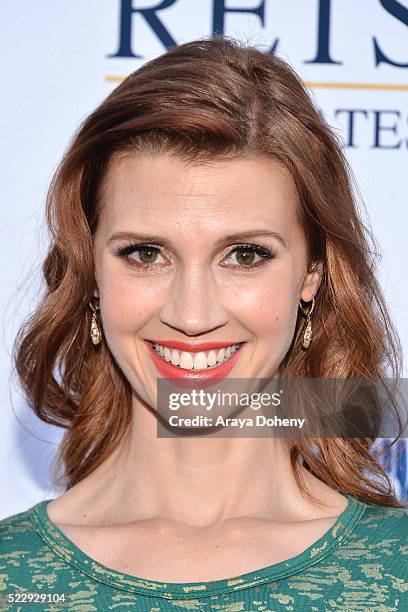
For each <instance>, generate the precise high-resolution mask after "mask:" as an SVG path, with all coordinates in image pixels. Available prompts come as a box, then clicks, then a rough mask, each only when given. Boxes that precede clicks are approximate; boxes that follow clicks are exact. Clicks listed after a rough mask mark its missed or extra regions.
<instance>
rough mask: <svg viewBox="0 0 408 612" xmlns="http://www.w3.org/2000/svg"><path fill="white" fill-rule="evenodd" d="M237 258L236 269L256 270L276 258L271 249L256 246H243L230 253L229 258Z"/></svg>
mask: <svg viewBox="0 0 408 612" xmlns="http://www.w3.org/2000/svg"><path fill="white" fill-rule="evenodd" d="M231 256H232V258H235V265H234V264H233V266H232V267H234V268H248V269H250V268H255V267H258V266H259V265H263V264H264V263H265V262H266V261H268V260H271V259H273V258H274V257H275V254H274V253H272V251H270V250H269V249H266V248H264V247H261V246H258V245H256V244H242V245H240V246H237V247H235V248H234V249H233V250H232V251H230V253H229V257H231Z"/></svg>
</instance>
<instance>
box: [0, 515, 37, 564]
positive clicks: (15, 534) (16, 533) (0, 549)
mask: <svg viewBox="0 0 408 612" xmlns="http://www.w3.org/2000/svg"><path fill="white" fill-rule="evenodd" d="M31 511H32V508H29V509H28V510H25V511H23V512H19V513H18V514H13V515H12V516H8V517H6V518H4V519H2V520H0V559H1V558H2V557H4V555H7V554H10V553H11V552H13V553H15V555H14V556H15V557H16V556H18V550H19V549H20V548H21V550H27V549H29V550H31V549H32V548H33V547H36V546H38V545H39V544H41V538H40V537H39V535H38V533H37V531H36V529H35V528H34V525H33V523H32V521H31V519H30V514H31Z"/></svg>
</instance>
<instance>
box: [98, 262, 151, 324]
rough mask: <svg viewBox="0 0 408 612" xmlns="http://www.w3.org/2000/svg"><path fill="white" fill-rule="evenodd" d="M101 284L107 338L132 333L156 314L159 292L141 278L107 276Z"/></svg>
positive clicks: (117, 275)
mask: <svg viewBox="0 0 408 612" xmlns="http://www.w3.org/2000/svg"><path fill="white" fill-rule="evenodd" d="M108 278H109V282H106V283H102V285H101V288H100V304H101V311H102V312H103V319H102V323H103V326H104V329H105V331H106V335H107V336H108V335H110V336H114V335H118V334H119V335H120V334H124V333H132V332H133V333H135V332H137V330H138V329H140V328H141V327H143V325H145V324H146V323H147V321H148V320H149V319H150V318H151V317H152V316H153V315H154V313H155V312H157V309H158V308H159V306H160V303H161V300H162V292H161V291H159V290H158V287H157V285H156V287H155V286H154V285H153V284H152V283H149V281H147V280H146V279H143V278H141V277H136V276H131V275H128V274H123V272H122V274H118V273H116V274H114V273H112V274H110V275H109V276H108Z"/></svg>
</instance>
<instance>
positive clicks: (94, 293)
mask: <svg viewBox="0 0 408 612" xmlns="http://www.w3.org/2000/svg"><path fill="white" fill-rule="evenodd" d="M92 295H93V296H94V297H96V298H98V299H99V289H98V287H97V285H95V289H94V290H93V294H92Z"/></svg>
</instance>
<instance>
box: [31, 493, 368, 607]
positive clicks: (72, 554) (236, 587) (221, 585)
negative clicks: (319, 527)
mask: <svg viewBox="0 0 408 612" xmlns="http://www.w3.org/2000/svg"><path fill="white" fill-rule="evenodd" d="M344 497H346V499H347V500H348V503H347V506H346V508H345V509H344V510H343V511H342V512H341V513H340V514H339V515H338V517H337V519H336V522H335V523H334V524H333V525H332V527H330V529H329V530H328V531H326V532H325V533H324V534H323V535H322V536H321V537H320V538H319V539H318V540H316V541H315V542H314V543H313V544H311V545H310V546H308V547H307V548H306V549H305V550H304V551H303V552H301V553H299V554H297V555H295V556H294V557H291V558H289V559H287V560H286V561H280V562H279V563H274V564H273V565H268V566H266V567H262V568H260V569H257V570H253V571H251V572H246V573H243V574H240V575H237V576H232V577H229V578H221V579H218V580H212V581H206V582H163V581H157V580H148V579H146V578H139V577H137V576H132V575H131V574H125V573H122V572H119V571H118V570H114V569H111V568H109V567H107V566H105V565H103V564H102V563H99V562H98V561H96V560H95V559H92V557H89V556H88V555H87V554H86V553H84V552H83V551H82V550H81V549H80V548H78V546H77V545H76V544H75V543H74V542H73V541H72V540H70V539H69V538H68V537H67V536H66V535H65V534H64V533H63V532H62V531H61V529H60V528H59V527H57V525H56V524H55V523H53V522H52V521H51V519H50V517H49V515H48V512H47V505H48V503H49V502H51V501H53V500H52V499H46V500H43V501H41V502H39V503H38V504H36V505H35V506H33V507H32V508H31V509H30V510H28V511H27V513H28V517H29V518H30V519H31V522H32V523H33V525H34V527H35V528H36V530H37V532H38V533H39V535H40V536H41V538H42V539H43V540H44V541H45V542H46V543H47V544H48V545H49V546H50V547H51V548H52V549H53V551H54V552H55V553H56V554H57V555H59V556H60V557H62V558H63V559H64V560H65V561H66V562H67V563H69V564H71V565H73V566H75V567H76V568H77V569H78V570H79V571H81V572H82V573H84V574H87V575H88V576H90V577H92V578H93V579H94V580H97V581H99V582H103V583H105V584H108V585H109V586H113V587H115V588H117V589H121V590H125V591H128V592H131V593H140V594H143V595H150V596H152V595H153V596H156V597H157V596H158V597H163V598H165V599H191V598H192V597H193V598H194V599H196V598H199V597H207V596H209V595H217V594H219V593H228V592H230V593H231V592H235V591H240V590H242V589H247V588H249V587H254V586H258V585H261V584H264V583H267V582H271V581H275V580H280V579H282V578H286V577H288V576H291V575H293V574H296V573H299V572H300V571H302V570H303V569H305V568H307V567H309V566H311V565H315V564H316V563H318V562H319V561H320V560H321V559H323V558H324V557H326V556H327V555H329V554H330V553H331V552H332V551H333V550H334V549H335V548H337V547H339V546H340V545H341V544H343V543H344V541H345V540H346V539H347V538H348V537H349V536H350V535H351V533H352V531H353V528H354V527H355V525H356V524H357V523H358V522H359V520H360V518H361V517H362V515H363V513H364V511H365V509H366V507H367V505H366V504H365V503H364V502H363V501H361V500H359V499H357V498H355V497H353V496H352V495H350V494H345V495H344Z"/></svg>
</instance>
